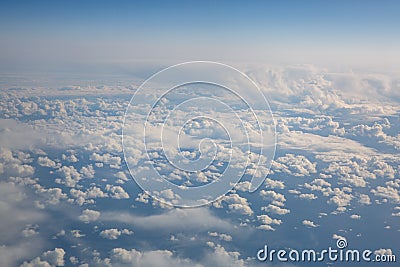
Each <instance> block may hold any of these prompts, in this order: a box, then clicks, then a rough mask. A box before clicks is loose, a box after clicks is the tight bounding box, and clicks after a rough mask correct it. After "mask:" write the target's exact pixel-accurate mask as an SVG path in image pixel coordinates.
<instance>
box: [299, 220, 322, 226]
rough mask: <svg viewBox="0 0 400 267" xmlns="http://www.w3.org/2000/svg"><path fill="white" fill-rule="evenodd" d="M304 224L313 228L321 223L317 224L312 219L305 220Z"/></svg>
mask: <svg viewBox="0 0 400 267" xmlns="http://www.w3.org/2000/svg"><path fill="white" fill-rule="evenodd" d="M302 224H303V225H305V226H308V227H312V228H315V227H318V226H319V225H317V224H315V223H314V222H313V221H310V220H303V221H302Z"/></svg>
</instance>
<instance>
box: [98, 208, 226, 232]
mask: <svg viewBox="0 0 400 267" xmlns="http://www.w3.org/2000/svg"><path fill="white" fill-rule="evenodd" d="M101 219H102V221H114V222H122V223H126V224H129V225H134V226H136V227H139V228H142V229H148V230H152V229H160V230H161V229H162V230H163V231H175V230H179V231H193V230H196V231H202V230H207V231H209V230H210V229H216V230H217V229H220V230H225V231H229V230H232V229H233V225H231V224H230V223H229V222H227V221H225V220H222V219H220V218H219V217H217V216H215V215H213V214H212V213H211V211H210V210H209V209H208V208H196V209H177V208H176V209H171V210H168V211H166V212H164V213H162V214H158V215H149V216H137V215H134V214H132V213H127V212H105V213H103V214H102V215H101Z"/></svg>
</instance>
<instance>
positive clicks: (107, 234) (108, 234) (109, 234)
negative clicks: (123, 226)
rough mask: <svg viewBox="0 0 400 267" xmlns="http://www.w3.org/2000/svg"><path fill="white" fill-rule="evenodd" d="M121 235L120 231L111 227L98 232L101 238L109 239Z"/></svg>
mask: <svg viewBox="0 0 400 267" xmlns="http://www.w3.org/2000/svg"><path fill="white" fill-rule="evenodd" d="M120 235H121V231H120V230H118V229H115V228H112V229H106V230H103V231H101V232H100V236H101V237H102V238H107V239H110V240H113V239H118V237H119V236H120Z"/></svg>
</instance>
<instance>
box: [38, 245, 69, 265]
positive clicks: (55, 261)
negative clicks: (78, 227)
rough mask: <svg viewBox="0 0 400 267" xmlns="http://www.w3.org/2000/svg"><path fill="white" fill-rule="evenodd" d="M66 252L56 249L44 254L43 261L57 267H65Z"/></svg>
mask: <svg viewBox="0 0 400 267" xmlns="http://www.w3.org/2000/svg"><path fill="white" fill-rule="evenodd" d="M64 255H65V251H64V249H62V248H55V249H54V250H49V251H46V252H44V253H43V259H44V260H46V261H48V262H49V263H50V264H52V265H55V266H64V264H65V262H64Z"/></svg>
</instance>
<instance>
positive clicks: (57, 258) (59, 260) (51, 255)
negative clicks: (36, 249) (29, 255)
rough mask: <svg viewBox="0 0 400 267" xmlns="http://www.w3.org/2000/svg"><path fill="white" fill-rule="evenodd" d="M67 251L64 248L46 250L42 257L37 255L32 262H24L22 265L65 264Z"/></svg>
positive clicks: (46, 266) (24, 266) (31, 266)
mask: <svg viewBox="0 0 400 267" xmlns="http://www.w3.org/2000/svg"><path fill="white" fill-rule="evenodd" d="M64 255H65V251H64V249H62V248H55V249H54V250H49V251H46V252H44V253H43V254H42V256H41V257H36V258H35V259H33V260H32V261H30V262H26V261H25V262H24V263H23V264H22V265H21V267H53V266H64V265H65V261H64Z"/></svg>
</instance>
